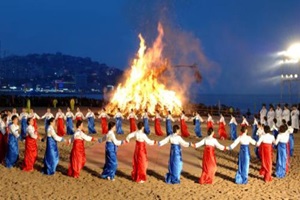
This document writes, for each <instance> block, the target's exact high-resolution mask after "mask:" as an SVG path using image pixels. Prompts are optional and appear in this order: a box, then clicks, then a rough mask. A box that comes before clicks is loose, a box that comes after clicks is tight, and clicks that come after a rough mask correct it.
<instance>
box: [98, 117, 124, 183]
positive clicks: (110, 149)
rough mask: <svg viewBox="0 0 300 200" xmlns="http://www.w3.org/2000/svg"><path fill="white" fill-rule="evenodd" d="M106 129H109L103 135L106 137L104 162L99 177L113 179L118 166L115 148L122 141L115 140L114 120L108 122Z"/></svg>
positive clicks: (116, 148)
mask: <svg viewBox="0 0 300 200" xmlns="http://www.w3.org/2000/svg"><path fill="white" fill-rule="evenodd" d="M108 130H109V131H108V133H107V135H106V136H105V138H106V144H105V164H104V168H103V172H102V174H101V178H103V179H107V180H112V181H114V180H115V175H116V171H117V168H118V158H117V150H118V146H120V145H122V144H123V143H124V141H122V140H117V138H116V136H115V131H116V123H115V122H109V123H108Z"/></svg>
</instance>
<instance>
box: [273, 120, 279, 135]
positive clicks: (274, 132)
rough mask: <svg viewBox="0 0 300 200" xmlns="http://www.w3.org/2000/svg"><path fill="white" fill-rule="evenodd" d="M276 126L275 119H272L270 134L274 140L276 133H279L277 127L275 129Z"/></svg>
mask: <svg viewBox="0 0 300 200" xmlns="http://www.w3.org/2000/svg"><path fill="white" fill-rule="evenodd" d="M276 124H277V119H276V118H274V119H273V125H272V127H271V132H272V133H273V135H274V137H275V139H276V138H277V135H278V133H279V131H278V127H277V125H276Z"/></svg>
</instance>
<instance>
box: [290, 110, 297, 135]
mask: <svg viewBox="0 0 300 200" xmlns="http://www.w3.org/2000/svg"><path fill="white" fill-rule="evenodd" d="M291 119H292V127H293V128H294V133H297V132H298V130H299V110H298V109H297V106H296V105H293V108H292V112H291Z"/></svg>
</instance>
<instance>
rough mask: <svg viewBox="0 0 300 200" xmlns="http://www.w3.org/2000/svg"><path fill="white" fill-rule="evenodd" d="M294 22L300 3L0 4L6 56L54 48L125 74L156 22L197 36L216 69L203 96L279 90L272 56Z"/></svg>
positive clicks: (61, 0)
mask: <svg viewBox="0 0 300 200" xmlns="http://www.w3.org/2000/svg"><path fill="white" fill-rule="evenodd" d="M299 19H300V1H299V0H251V1H250V0H248V1H244V0H219V1H216V0H174V1H171V0H166V1H159V0H151V1H148V0H147V1H146V0H128V1H126V0H111V1H108V0H107V1H103V0H87V1H82V0H68V1H67V0H51V1H49V0H26V1H24V0H9V1H4V0H2V1H0V40H1V42H2V50H3V49H5V50H6V51H7V52H8V53H9V54H20V55H25V54H28V53H55V52H58V51H59V52H62V53H65V54H70V55H75V56H83V57H85V56H87V57H91V58H92V59H93V60H97V61H100V62H105V63H107V64H108V65H110V66H115V67H118V68H122V69H124V68H126V67H128V66H129V61H130V60H131V59H132V58H133V56H134V55H135V52H136V50H137V48H138V42H139V41H138V38H137V34H138V33H140V32H141V33H142V34H144V35H145V37H146V39H148V40H147V41H148V42H149V41H152V40H153V38H154V37H155V36H156V26H157V23H158V21H159V20H161V21H162V22H163V23H166V24H167V26H169V27H172V28H174V30H176V31H182V32H184V33H188V34H190V35H191V37H193V38H196V39H197V41H199V44H201V47H199V49H201V51H202V53H203V54H204V55H205V57H206V58H207V59H208V60H209V61H210V62H212V63H214V66H216V68H215V67H213V68H211V69H207V68H206V69H205V70H206V72H207V71H209V70H210V72H209V73H208V72H207V73H206V72H205V73H204V74H203V75H204V79H206V81H205V82H204V84H203V85H202V86H201V87H200V89H199V90H200V91H201V92H204V93H227V94H228V93H237V94H241V93H277V91H276V90H278V88H279V82H278V81H277V79H276V78H272V77H274V76H278V75H279V73H280V72H279V71H278V70H277V68H276V66H275V65H274V63H275V62H276V58H275V57H274V56H272V55H273V54H274V53H275V52H278V51H280V50H283V49H286V48H287V47H288V46H289V45H290V44H291V43H293V42H297V41H298V42H300V20H299ZM191 41H194V40H191ZM188 62H190V63H193V62H195V61H194V60H188ZM298 68H300V67H298ZM214 70H216V71H218V73H216V75H214ZM298 71H300V69H299V70H298ZM209 79H216V81H213V82H210V81H207V80H209Z"/></svg>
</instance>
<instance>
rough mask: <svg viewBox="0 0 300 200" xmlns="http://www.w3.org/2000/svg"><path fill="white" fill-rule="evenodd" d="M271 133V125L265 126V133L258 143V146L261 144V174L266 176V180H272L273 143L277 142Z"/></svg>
mask: <svg viewBox="0 0 300 200" xmlns="http://www.w3.org/2000/svg"><path fill="white" fill-rule="evenodd" d="M270 133H271V130H270V127H269V126H265V127H264V134H263V135H262V136H261V137H260V138H259V140H258V142H257V143H256V145H257V146H261V148H260V149H259V150H260V156H261V168H260V171H259V174H260V175H262V176H264V180H265V182H270V181H272V154H273V147H272V144H274V143H275V137H274V135H272V134H270Z"/></svg>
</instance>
